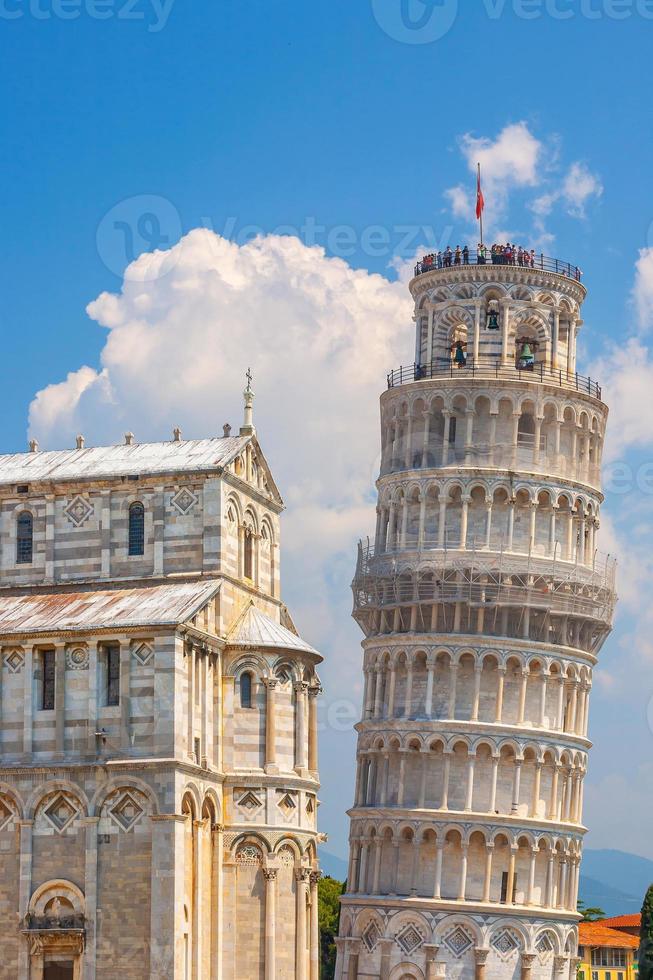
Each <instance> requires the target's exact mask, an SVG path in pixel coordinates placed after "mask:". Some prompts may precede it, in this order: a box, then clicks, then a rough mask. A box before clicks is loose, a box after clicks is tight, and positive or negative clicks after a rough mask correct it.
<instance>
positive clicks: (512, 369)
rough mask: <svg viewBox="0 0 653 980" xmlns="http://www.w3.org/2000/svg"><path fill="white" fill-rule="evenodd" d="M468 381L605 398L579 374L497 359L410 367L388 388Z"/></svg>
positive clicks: (447, 360)
mask: <svg viewBox="0 0 653 980" xmlns="http://www.w3.org/2000/svg"><path fill="white" fill-rule="evenodd" d="M466 377H472V378H480V379H483V380H488V379H490V380H491V379H495V380H497V381H518V380H521V381H540V382H542V383H543V384H547V383H548V384H552V385H557V386H558V387H559V388H566V389H568V390H572V391H579V392H582V393H583V394H586V395H591V396H592V398H598V399H599V401H600V400H601V397H602V391H601V386H600V384H598V382H596V381H593V380H592V378H589V377H585V376H584V375H582V374H578V373H577V372H576V371H566V370H564V369H562V368H560V369H558V368H556V369H555V370H554V369H552V368H550V367H548V366H547V365H546V364H545V363H544V362H543V361H541V362H540V363H539V364H538V363H535V364H533V365H531V366H530V367H528V368H524V367H517V366H516V365H515V364H512V363H511V364H501V363H500V362H499V361H498V359H496V358H487V359H485V358H484V359H483V360H481V361H479V362H478V363H474V360H473V358H472V356H471V355H468V357H467V363H466V364H461V365H458V364H456V363H455V362H454V361H453V360H452V359H450V358H441V359H438V360H435V361H433V362H432V363H431V364H408V365H404V366H402V367H399V368H395V370H394V371H390V372H389V374H388V388H398V387H400V386H401V385H405V384H410V383H411V382H413V381H428V380H431V379H433V380H437V379H444V378H455V379H456V380H458V381H463V380H464V379H465V378H466Z"/></svg>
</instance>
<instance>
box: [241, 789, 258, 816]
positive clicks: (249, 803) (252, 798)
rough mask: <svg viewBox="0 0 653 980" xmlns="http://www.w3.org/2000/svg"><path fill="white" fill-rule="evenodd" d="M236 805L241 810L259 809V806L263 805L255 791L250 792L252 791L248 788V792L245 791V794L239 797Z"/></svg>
mask: <svg viewBox="0 0 653 980" xmlns="http://www.w3.org/2000/svg"><path fill="white" fill-rule="evenodd" d="M238 806H239V807H240V808H241V809H242V810H250V811H253V810H258V809H260V807H262V806H263V803H262V801H261V800H259V798H258V796H257V795H256V793H252V791H251V790H250V791H249V793H245V795H244V796H243V797H241V799H240V800H238Z"/></svg>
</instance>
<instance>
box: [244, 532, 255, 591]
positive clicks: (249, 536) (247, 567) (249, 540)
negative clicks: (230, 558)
mask: <svg viewBox="0 0 653 980" xmlns="http://www.w3.org/2000/svg"><path fill="white" fill-rule="evenodd" d="M243 575H244V576H245V578H249V579H253V578H254V532H253V531H252V529H251V528H249V527H246V528H245V554H244V556H243Z"/></svg>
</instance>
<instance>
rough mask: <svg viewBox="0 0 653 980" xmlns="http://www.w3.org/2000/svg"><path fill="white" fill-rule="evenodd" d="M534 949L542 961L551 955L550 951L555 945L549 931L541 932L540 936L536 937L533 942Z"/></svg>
mask: <svg viewBox="0 0 653 980" xmlns="http://www.w3.org/2000/svg"><path fill="white" fill-rule="evenodd" d="M535 949H536V950H537V952H538V953H539V956H540V960H542V961H544V960H545V959H547V958H548V957H549V956H550V955H551V953H552V952H553V950H554V949H555V946H554V943H553V940H552V938H551V935H550V933H548V932H543V933H542V934H541V935H540V936H538V937H537V942H536V943H535Z"/></svg>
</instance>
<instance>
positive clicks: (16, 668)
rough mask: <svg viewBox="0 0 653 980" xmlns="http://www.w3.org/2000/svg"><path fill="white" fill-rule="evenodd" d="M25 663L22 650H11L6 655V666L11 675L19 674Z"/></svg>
mask: <svg viewBox="0 0 653 980" xmlns="http://www.w3.org/2000/svg"><path fill="white" fill-rule="evenodd" d="M24 663H25V655H24V653H23V651H22V650H10V651H9V653H7V654H5V664H6V666H7V670H8V671H9V673H10V674H19V673H20V672H21V670H22V669H23V665H24Z"/></svg>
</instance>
